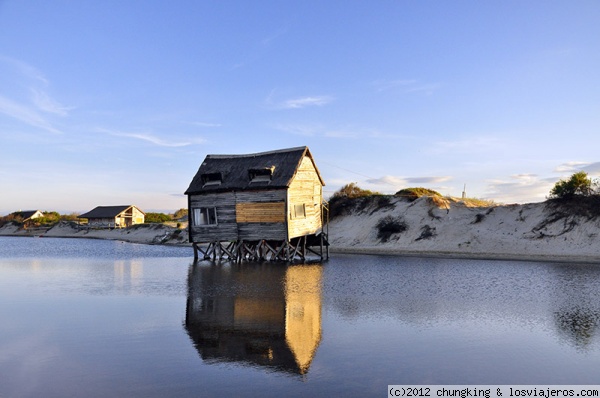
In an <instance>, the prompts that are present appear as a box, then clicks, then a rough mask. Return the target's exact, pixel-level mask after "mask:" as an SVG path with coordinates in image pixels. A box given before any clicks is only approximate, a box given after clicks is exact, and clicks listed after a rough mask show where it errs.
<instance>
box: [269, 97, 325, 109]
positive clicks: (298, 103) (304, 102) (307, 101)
mask: <svg viewBox="0 0 600 398" xmlns="http://www.w3.org/2000/svg"><path fill="white" fill-rule="evenodd" d="M331 101H333V97H330V96H327V95H321V96H313V97H302V98H294V99H289V100H286V101H283V102H282V103H281V104H280V105H279V107H280V108H282V109H302V108H306V107H309V106H324V105H327V104H329V103H330V102H331Z"/></svg>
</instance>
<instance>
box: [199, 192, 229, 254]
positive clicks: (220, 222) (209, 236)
mask: <svg viewBox="0 0 600 398" xmlns="http://www.w3.org/2000/svg"><path fill="white" fill-rule="evenodd" d="M189 200H190V203H189V211H190V214H191V213H193V211H194V209H197V208H200V207H215V208H216V209H217V224H216V225H201V226H197V225H194V224H193V216H191V220H192V222H191V223H190V225H189V229H190V241H191V242H197V243H206V242H213V241H221V242H223V241H233V240H237V239H238V229H237V224H236V219H235V194H234V193H233V192H223V193H210V194H204V195H190V197H189Z"/></svg>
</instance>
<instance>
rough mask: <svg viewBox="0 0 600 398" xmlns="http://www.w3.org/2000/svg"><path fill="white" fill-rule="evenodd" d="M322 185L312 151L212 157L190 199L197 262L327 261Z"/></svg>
mask: <svg viewBox="0 0 600 398" xmlns="http://www.w3.org/2000/svg"><path fill="white" fill-rule="evenodd" d="M324 185H325V183H324V182H323V179H322V178H321V175H320V174H319V170H318V169H317V166H316V165H315V162H314V159H313V157H312V155H311V153H310V151H309V150H308V148H307V147H297V148H290V149H282V150H276V151H270V152H262V153H254V154H247V155H208V156H207V157H206V158H205V159H204V161H203V162H202V164H201V166H200V168H199V169H198V172H197V173H196V175H195V176H194V178H193V180H192V182H191V183H190V186H189V188H188V189H187V190H186V192H185V194H186V195H187V196H188V210H189V211H188V217H189V238H190V242H191V243H192V244H193V247H194V258H195V259H198V252H201V253H202V254H203V257H204V259H210V258H212V259H213V260H214V259H219V260H222V259H228V260H234V261H241V260H250V261H254V260H263V259H267V260H284V261H292V260H294V259H301V260H305V259H306V257H307V255H308V254H309V253H312V254H314V255H317V256H318V257H319V258H320V259H323V258H325V257H328V250H327V248H328V242H327V230H326V226H327V217H328V214H327V207H326V204H325V202H324V201H323V186H324Z"/></svg>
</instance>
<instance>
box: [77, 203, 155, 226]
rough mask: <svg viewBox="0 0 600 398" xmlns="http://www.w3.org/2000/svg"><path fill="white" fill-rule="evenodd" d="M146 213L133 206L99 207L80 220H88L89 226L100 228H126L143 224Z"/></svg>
mask: <svg viewBox="0 0 600 398" xmlns="http://www.w3.org/2000/svg"><path fill="white" fill-rule="evenodd" d="M145 215H146V214H145V213H144V212H143V211H141V210H140V209H138V208H137V207H136V206H133V205H123V206H98V207H96V208H94V209H93V210H91V211H88V212H87V213H84V214H81V215H79V216H78V217H79V218H85V219H87V220H88V222H87V224H88V225H89V226H91V227H98V228H124V227H130V226H132V225H135V224H143V223H144V217H145Z"/></svg>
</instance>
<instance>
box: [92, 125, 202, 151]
mask: <svg viewBox="0 0 600 398" xmlns="http://www.w3.org/2000/svg"><path fill="white" fill-rule="evenodd" d="M97 131H98V132H101V133H105V134H109V135H112V136H115V137H125V138H133V139H136V140H141V141H145V142H149V143H151V144H154V145H157V146H161V147H167V148H178V147H184V146H189V145H192V144H200V143H202V142H204V140H202V139H194V140H189V141H184V142H171V141H166V140H164V139H162V138H159V137H156V136H154V135H152V134H147V133H126V132H120V131H112V130H107V129H97Z"/></svg>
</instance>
